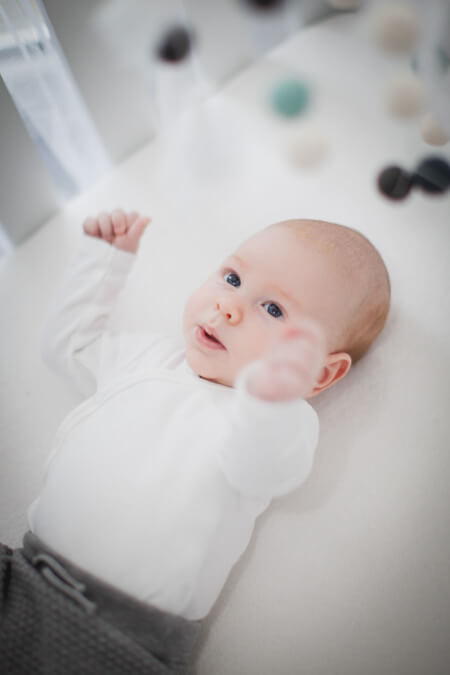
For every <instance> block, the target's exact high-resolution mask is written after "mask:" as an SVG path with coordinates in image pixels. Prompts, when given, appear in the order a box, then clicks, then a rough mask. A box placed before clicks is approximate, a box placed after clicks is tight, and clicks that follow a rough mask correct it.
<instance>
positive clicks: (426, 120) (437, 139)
mask: <svg viewBox="0 0 450 675" xmlns="http://www.w3.org/2000/svg"><path fill="white" fill-rule="evenodd" d="M420 131H421V133H422V138H423V140H424V141H426V142H427V143H429V144H430V145H445V144H446V143H448V141H449V140H450V138H449V136H448V134H447V133H446V132H445V131H444V129H443V128H442V127H441V125H440V124H439V122H438V121H437V119H436V118H435V116H434V115H433V113H430V112H427V113H425V115H423V116H422V118H421V120H420Z"/></svg>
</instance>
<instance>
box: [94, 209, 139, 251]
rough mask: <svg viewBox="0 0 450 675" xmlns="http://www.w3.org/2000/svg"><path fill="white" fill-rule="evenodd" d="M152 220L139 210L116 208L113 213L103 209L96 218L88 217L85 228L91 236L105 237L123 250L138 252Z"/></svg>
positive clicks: (104, 238) (105, 239)
mask: <svg viewBox="0 0 450 675" xmlns="http://www.w3.org/2000/svg"><path fill="white" fill-rule="evenodd" d="M150 221H151V218H149V217H148V216H141V215H140V214H139V213H137V211H131V212H129V213H125V211H122V210H121V209H115V210H114V211H112V212H111V213H106V211H102V212H101V213H99V214H98V216H97V217H96V218H92V217H89V218H86V220H85V221H84V223H83V230H84V232H85V234H87V235H89V236H90V237H96V238H97V239H103V240H104V241H107V242H108V243H109V244H112V246H115V247H116V248H120V249H121V250H122V251H128V252H129V253H136V251H137V250H138V247H139V242H140V239H141V237H142V235H143V233H144V230H145V228H146V227H147V225H148V224H149V222H150Z"/></svg>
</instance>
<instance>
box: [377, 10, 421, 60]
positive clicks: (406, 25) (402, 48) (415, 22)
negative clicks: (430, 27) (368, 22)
mask: <svg viewBox="0 0 450 675" xmlns="http://www.w3.org/2000/svg"><path fill="white" fill-rule="evenodd" d="M373 31H374V34H375V39H376V41H377V42H378V44H379V45H380V46H381V47H382V48H383V49H386V50H388V51H390V52H396V53H401V54H405V53H406V54H408V53H410V52H411V51H412V50H413V49H414V48H415V47H417V45H418V43H419V40H420V35H421V25H420V18H419V16H418V15H417V12H415V10H414V9H413V7H411V6H410V5H409V4H408V3H406V2H389V3H387V2H385V3H383V5H382V6H381V7H378V8H377V9H376V11H375V12H374V15H373Z"/></svg>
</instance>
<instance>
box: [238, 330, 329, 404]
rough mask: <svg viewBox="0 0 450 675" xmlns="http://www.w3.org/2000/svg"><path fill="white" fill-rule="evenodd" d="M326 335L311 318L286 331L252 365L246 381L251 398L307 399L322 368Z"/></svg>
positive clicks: (271, 399) (273, 399)
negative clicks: (252, 368) (253, 366)
mask: <svg viewBox="0 0 450 675" xmlns="http://www.w3.org/2000/svg"><path fill="white" fill-rule="evenodd" d="M326 357H327V352H326V344H325V335H324V333H323V330H322V329H321V327H320V326H319V325H318V324H317V323H316V322H315V321H313V320H312V319H309V318H308V319H306V318H305V319H303V320H302V321H301V322H300V323H299V322H297V324H296V327H295V328H293V327H290V328H289V329H287V330H286V332H285V334H284V335H283V336H282V338H281V340H279V341H277V342H276V343H274V344H273V345H272V346H271V347H270V348H269V349H268V350H267V352H266V353H265V354H264V356H263V357H262V358H261V359H260V360H259V361H257V362H256V363H255V368H254V370H253V371H251V372H250V374H249V377H248V380H247V390H248V392H249V393H250V394H251V395H252V396H256V397H257V398H260V399H263V400H266V401H289V400H292V399H296V398H305V397H306V396H308V395H309V394H310V393H311V391H312V389H313V388H314V385H315V383H316V381H317V378H318V377H319V375H320V372H321V370H322V368H323V366H324V365H325V361H326Z"/></svg>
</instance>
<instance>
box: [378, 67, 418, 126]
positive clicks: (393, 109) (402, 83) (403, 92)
mask: <svg viewBox="0 0 450 675" xmlns="http://www.w3.org/2000/svg"><path fill="white" fill-rule="evenodd" d="M386 103H387V108H388V111H389V112H390V113H391V115H394V117H413V116H414V115H417V114H418V113H419V112H420V111H421V110H422V109H423V106H424V103H425V92H424V88H423V85H422V82H421V81H420V79H419V78H418V77H417V75H415V74H414V73H413V72H405V73H402V74H401V75H398V76H397V77H396V78H394V79H393V80H392V81H391V82H390V84H389V86H388V89H387V97H386Z"/></svg>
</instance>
